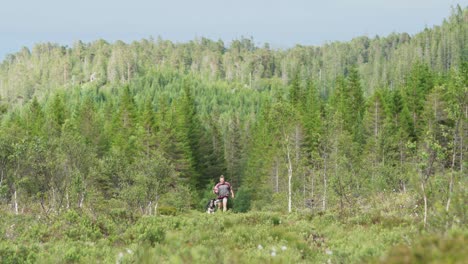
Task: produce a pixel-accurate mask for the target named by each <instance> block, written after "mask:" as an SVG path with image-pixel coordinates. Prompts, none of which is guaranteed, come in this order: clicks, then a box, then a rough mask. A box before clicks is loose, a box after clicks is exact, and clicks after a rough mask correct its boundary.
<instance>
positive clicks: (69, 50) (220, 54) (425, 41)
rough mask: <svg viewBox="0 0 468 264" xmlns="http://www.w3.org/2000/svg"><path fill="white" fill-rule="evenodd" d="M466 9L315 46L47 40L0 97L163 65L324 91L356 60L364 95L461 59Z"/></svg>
mask: <svg viewBox="0 0 468 264" xmlns="http://www.w3.org/2000/svg"><path fill="white" fill-rule="evenodd" d="M466 21H467V14H466V8H462V7H460V6H457V7H454V8H453V10H452V15H451V16H450V17H449V18H448V19H447V20H444V21H443V23H442V25H441V26H435V27H433V28H430V29H429V28H426V29H424V31H422V32H421V33H419V34H416V35H414V36H410V35H409V34H407V33H401V34H397V33H394V34H391V35H389V36H387V37H379V36H375V37H373V38H369V37H357V38H355V39H353V40H351V41H350V42H332V43H327V44H325V45H323V46H320V47H314V46H301V45H297V46H296V47H294V48H291V49H288V50H274V49H271V48H270V47H269V45H268V44H267V43H266V44H264V45H263V46H262V47H258V46H256V45H255V43H254V40H253V39H252V38H250V39H249V38H242V39H239V40H234V41H232V42H231V43H230V44H229V45H228V46H227V45H226V44H225V43H224V42H223V41H221V40H219V41H213V40H210V39H206V38H200V39H196V40H193V41H190V42H188V43H173V42H171V41H168V40H163V39H161V38H157V39H153V38H150V39H143V40H141V41H134V42H132V43H129V44H127V43H124V42H122V41H117V42H115V43H113V44H111V43H108V42H106V41H105V40H97V41H95V42H92V43H83V42H81V41H78V42H76V43H74V44H73V45H72V47H68V46H61V45H58V44H53V43H43V44H37V45H35V46H34V47H33V48H32V50H29V49H28V48H23V49H22V50H21V51H19V52H18V53H15V54H10V55H8V56H7V57H6V59H5V60H4V61H3V63H2V64H1V65H0V91H1V94H0V96H1V97H2V98H3V99H4V100H7V101H9V102H17V101H19V103H22V102H24V101H29V100H30V99H32V98H33V96H38V97H42V96H44V95H45V94H47V93H48V92H49V91H53V90H55V89H57V88H61V87H73V86H75V85H81V84H83V83H87V82H90V81H95V82H98V83H100V84H101V85H103V84H115V83H126V82H129V80H131V79H133V78H136V77H139V76H142V75H145V74H146V73H147V72H148V71H149V70H151V69H153V68H157V69H170V70H173V71H177V72H179V73H184V74H195V75H197V76H202V77H203V78H204V79H205V80H209V81H214V80H226V81H229V82H236V83H241V84H243V85H246V86H248V87H251V88H254V89H265V87H267V86H268V84H267V83H266V82H265V80H268V79H272V78H278V79H280V80H281V81H282V82H283V84H289V83H290V82H291V80H292V78H293V76H294V75H295V74H297V73H299V74H300V75H301V76H302V77H306V76H307V77H310V78H312V79H313V80H316V81H317V86H318V89H319V90H320V92H321V94H323V95H325V96H329V94H330V92H331V91H332V90H333V89H334V87H335V86H336V83H335V82H336V78H337V77H339V76H341V75H343V73H345V74H346V71H347V69H348V68H349V67H350V66H353V65H355V66H357V69H358V71H359V73H360V75H361V81H362V84H363V87H365V90H364V92H365V94H366V95H370V94H372V93H373V92H374V91H375V90H377V89H378V88H381V87H390V88H392V89H397V88H401V87H402V86H404V85H405V80H406V75H407V72H408V71H409V70H410V69H411V66H412V64H413V62H415V61H422V62H424V63H425V64H427V65H428V66H429V68H430V69H431V70H432V71H434V72H437V73H448V71H449V70H450V69H451V68H452V67H459V66H460V65H461V62H462V61H464V60H466V59H467V56H468V55H467V52H466V45H467V33H466V32H468V26H467V22H466Z"/></svg>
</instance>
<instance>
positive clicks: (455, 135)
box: [445, 122, 459, 212]
mask: <svg viewBox="0 0 468 264" xmlns="http://www.w3.org/2000/svg"><path fill="white" fill-rule="evenodd" d="M458 125H459V123H458V122H457V125H456V126H455V131H454V136H453V154H452V164H451V166H450V183H449V194H448V199H447V206H446V207H445V211H446V212H448V211H449V208H450V201H451V199H452V192H453V169H454V167H455V159H456V157H457V132H458Z"/></svg>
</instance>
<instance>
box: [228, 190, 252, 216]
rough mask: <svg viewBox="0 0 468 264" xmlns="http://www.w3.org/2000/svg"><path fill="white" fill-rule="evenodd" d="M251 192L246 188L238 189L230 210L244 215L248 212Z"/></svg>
mask: <svg viewBox="0 0 468 264" xmlns="http://www.w3.org/2000/svg"><path fill="white" fill-rule="evenodd" d="M252 193H253V191H252V190H251V189H248V188H240V189H239V190H238V191H237V194H236V200H235V203H233V205H232V210H233V211H234V212H238V213H245V212H247V211H249V210H250V205H251V201H252Z"/></svg>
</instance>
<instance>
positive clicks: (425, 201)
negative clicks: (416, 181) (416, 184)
mask: <svg viewBox="0 0 468 264" xmlns="http://www.w3.org/2000/svg"><path fill="white" fill-rule="evenodd" d="M421 189H422V192H423V198H424V228H426V224H427V195H426V186H425V182H424V180H423V181H422V182H421Z"/></svg>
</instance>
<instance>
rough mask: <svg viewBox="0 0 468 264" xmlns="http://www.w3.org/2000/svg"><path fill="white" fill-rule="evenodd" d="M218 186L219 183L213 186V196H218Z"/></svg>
mask: <svg viewBox="0 0 468 264" xmlns="http://www.w3.org/2000/svg"><path fill="white" fill-rule="evenodd" d="M218 185H219V183H217V184H216V185H215V187H213V193H214V194H218Z"/></svg>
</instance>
